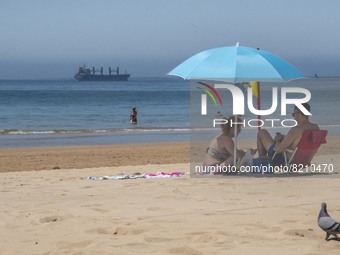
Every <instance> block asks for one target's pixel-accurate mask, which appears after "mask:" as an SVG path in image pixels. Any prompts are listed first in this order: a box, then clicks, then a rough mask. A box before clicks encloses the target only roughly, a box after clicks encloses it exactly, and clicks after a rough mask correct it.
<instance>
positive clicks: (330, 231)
mask: <svg viewBox="0 0 340 255" xmlns="http://www.w3.org/2000/svg"><path fill="white" fill-rule="evenodd" d="M318 225H319V227H320V228H321V229H322V230H324V231H325V232H326V238H325V239H326V241H328V240H329V236H330V235H333V236H334V237H335V238H336V239H337V240H340V238H339V237H338V236H337V234H340V223H339V222H337V221H336V220H334V219H333V218H332V217H331V216H329V214H328V212H327V205H326V203H325V202H323V203H322V204H321V210H320V213H319V217H318Z"/></svg>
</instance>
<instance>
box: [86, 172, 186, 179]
mask: <svg viewBox="0 0 340 255" xmlns="http://www.w3.org/2000/svg"><path fill="white" fill-rule="evenodd" d="M183 175H185V173H184V172H172V173H166V172H157V173H146V174H136V175H128V174H120V175H106V176H88V177H87V179H88V180H92V181H101V180H126V179H138V178H146V179H154V178H174V177H180V176H183Z"/></svg>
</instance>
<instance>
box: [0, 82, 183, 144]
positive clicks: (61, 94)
mask: <svg viewBox="0 0 340 255" xmlns="http://www.w3.org/2000/svg"><path fill="white" fill-rule="evenodd" d="M133 106H135V107H137V111H138V124H137V125H132V124H130V122H129V118H130V110H131V108H132V107H133ZM188 126H189V86H188V82H187V81H183V80H180V79H170V78H131V79H130V80H129V81H128V82H79V81H76V80H53V81H48V80H39V81H32V80H20V81H14V80H11V81H0V148H6V147H7V148H8V147H27V146H54V145H82V144H115V143H136V142H156V141H171V140H173V139H175V140H178V141H187V140H188V139H189V138H188V137H189V129H188Z"/></svg>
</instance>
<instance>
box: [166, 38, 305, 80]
mask: <svg viewBox="0 0 340 255" xmlns="http://www.w3.org/2000/svg"><path fill="white" fill-rule="evenodd" d="M168 74H169V75H175V76H179V77H182V78H183V79H197V80H200V79H204V80H219V81H226V82H231V83H238V82H250V81H268V82H283V81H287V80H291V79H296V78H302V77H304V75H303V73H301V72H300V71H299V70H297V69H296V68H295V67H294V66H292V65H291V64H289V63H288V62H287V61H285V60H283V59H282V58H279V57H278V56H276V55H274V54H271V53H269V52H266V51H263V50H258V49H254V48H249V47H243V46H239V45H238V44H237V45H236V46H229V47H221V48H214V49H210V50H206V51H202V52H200V53H197V54H196V55H194V56H192V57H191V58H189V59H187V60H186V61H184V62H183V63H181V64H180V65H178V66H177V67H176V68H174V69H173V70H172V71H171V72H170V73H168Z"/></svg>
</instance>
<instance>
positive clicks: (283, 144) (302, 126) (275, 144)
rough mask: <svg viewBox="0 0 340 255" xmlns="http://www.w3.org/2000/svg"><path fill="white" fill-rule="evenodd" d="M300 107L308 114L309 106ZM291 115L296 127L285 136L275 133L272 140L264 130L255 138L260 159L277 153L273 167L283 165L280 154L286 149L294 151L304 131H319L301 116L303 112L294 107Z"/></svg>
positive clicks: (316, 126)
mask: <svg viewBox="0 0 340 255" xmlns="http://www.w3.org/2000/svg"><path fill="white" fill-rule="evenodd" d="M302 105H303V106H304V107H305V108H306V110H307V111H309V112H310V105H309V104H308V103H304V104H302ZM292 115H293V117H294V119H295V120H296V122H297V123H298V125H297V126H295V127H292V128H291V129H290V130H289V131H288V133H287V135H286V136H284V135H282V134H281V133H277V134H276V136H275V137H274V139H273V138H272V136H271V135H270V134H269V132H268V131H267V130H266V129H262V130H261V131H260V132H259V134H258V136H257V149H258V154H259V156H260V157H261V156H269V157H270V158H272V157H273V155H274V153H275V152H276V153H277V155H276V156H275V158H274V159H273V165H274V166H279V165H284V164H285V159H284V156H283V154H282V153H283V152H284V151H285V150H286V149H291V150H294V149H295V148H296V146H297V144H298V143H299V141H300V139H301V137H302V135H303V133H304V131H305V130H319V126H318V125H316V124H314V123H311V122H310V121H309V118H308V115H305V114H303V112H302V111H301V110H300V109H299V108H297V107H296V106H295V107H294V112H293V113H292ZM290 156H291V155H288V160H289V158H290Z"/></svg>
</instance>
